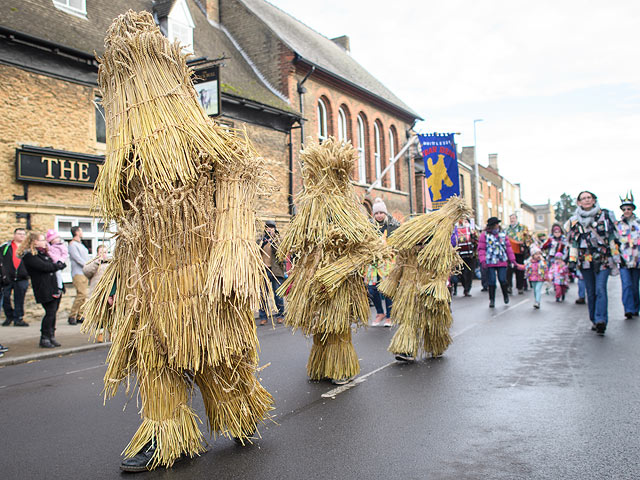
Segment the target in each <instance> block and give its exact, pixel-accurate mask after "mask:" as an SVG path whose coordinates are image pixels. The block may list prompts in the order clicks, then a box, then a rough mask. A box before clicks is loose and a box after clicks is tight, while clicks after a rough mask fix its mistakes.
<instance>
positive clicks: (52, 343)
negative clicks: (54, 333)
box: [49, 337, 61, 347]
mask: <svg viewBox="0 0 640 480" xmlns="http://www.w3.org/2000/svg"><path fill="white" fill-rule="evenodd" d="M49 341H50V342H51V345H53V346H54V347H60V346H61V345H60V343H59V342H58V341H57V340H56V338H55V337H51V338H50V339H49Z"/></svg>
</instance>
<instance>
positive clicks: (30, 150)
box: [16, 145, 104, 188]
mask: <svg viewBox="0 0 640 480" xmlns="http://www.w3.org/2000/svg"><path fill="white" fill-rule="evenodd" d="M103 163H104V156H100V155H89V154H86V153H74V152H67V151H64V150H54V149H52V148H42V147H32V146H30V145H23V146H22V148H17V149H16V180H21V181H23V182H34V183H55V184H58V185H70V186H74V187H86V188H93V186H94V185H95V183H96V179H97V178H98V172H99V169H100V167H101V166H102V164H103Z"/></svg>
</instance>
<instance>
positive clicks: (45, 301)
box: [18, 232, 66, 348]
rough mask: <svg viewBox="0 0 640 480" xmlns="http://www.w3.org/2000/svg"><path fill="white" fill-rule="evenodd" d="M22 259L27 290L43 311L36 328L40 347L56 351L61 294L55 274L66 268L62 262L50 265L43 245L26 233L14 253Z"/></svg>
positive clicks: (42, 239) (38, 236)
mask: <svg viewBox="0 0 640 480" xmlns="http://www.w3.org/2000/svg"><path fill="white" fill-rule="evenodd" d="M18 254H19V255H21V256H22V261H23V262H24V265H25V267H26V268H27V272H29V276H30V277H31V286H32V288H33V294H34V296H35V297H36V302H37V303H39V304H41V305H42V308H44V317H43V318H42V324H41V327H40V333H41V335H40V347H42V348H53V347H59V346H60V344H59V343H58V342H57V341H56V337H55V330H56V314H57V313H58V307H59V306H60V296H61V295H62V292H61V291H60V289H59V288H58V282H57V281H56V272H57V271H58V270H62V269H63V268H65V267H66V265H65V264H64V263H63V262H57V263H54V262H53V260H51V257H50V256H49V254H48V253H47V241H46V240H45V237H44V235H42V234H40V233H33V232H32V233H30V234H29V237H28V238H27V240H25V241H24V242H23V244H22V245H21V246H20V250H19V252H18Z"/></svg>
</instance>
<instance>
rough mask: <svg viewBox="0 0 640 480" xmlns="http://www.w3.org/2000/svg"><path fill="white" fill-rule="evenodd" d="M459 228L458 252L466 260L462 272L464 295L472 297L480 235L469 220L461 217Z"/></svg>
mask: <svg viewBox="0 0 640 480" xmlns="http://www.w3.org/2000/svg"><path fill="white" fill-rule="evenodd" d="M457 229H458V230H457V244H458V253H459V254H460V257H462V261H463V262H464V265H462V272H460V277H461V278H462V288H463V293H464V296H465V297H470V296H471V293H470V292H471V283H472V282H473V276H474V273H475V268H476V266H475V263H476V262H475V255H476V248H477V245H478V237H477V235H476V234H475V232H474V231H473V229H472V228H471V225H470V224H469V221H468V220H466V219H461V220H460V221H459V222H458V225H457Z"/></svg>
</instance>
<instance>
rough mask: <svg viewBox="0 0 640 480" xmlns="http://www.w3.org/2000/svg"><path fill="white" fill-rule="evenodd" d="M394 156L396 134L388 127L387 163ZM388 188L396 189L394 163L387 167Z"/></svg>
mask: <svg viewBox="0 0 640 480" xmlns="http://www.w3.org/2000/svg"><path fill="white" fill-rule="evenodd" d="M395 156H396V134H395V133H393V128H390V129H389V163H391V160H393V159H394V158H395ZM389 188H390V189H391V190H396V165H395V164H394V165H393V166H392V167H391V168H390V169H389Z"/></svg>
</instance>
